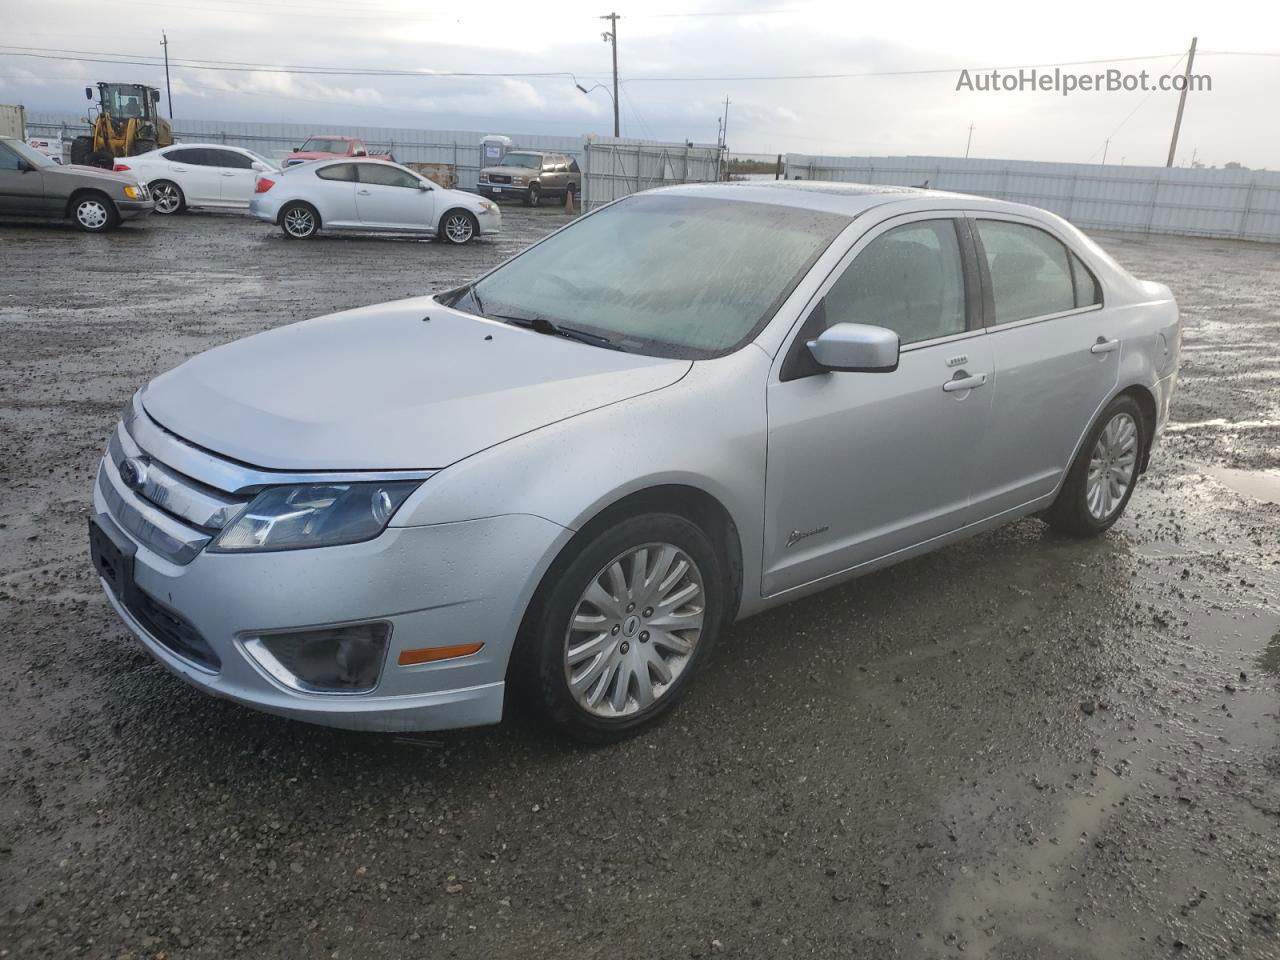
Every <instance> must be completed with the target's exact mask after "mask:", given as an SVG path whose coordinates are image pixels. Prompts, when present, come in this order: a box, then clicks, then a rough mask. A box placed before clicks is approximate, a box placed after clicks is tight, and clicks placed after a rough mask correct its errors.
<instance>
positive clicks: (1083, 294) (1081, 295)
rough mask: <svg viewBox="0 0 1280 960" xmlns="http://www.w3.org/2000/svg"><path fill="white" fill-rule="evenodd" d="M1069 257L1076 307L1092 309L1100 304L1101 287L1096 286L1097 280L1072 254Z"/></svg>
mask: <svg viewBox="0 0 1280 960" xmlns="http://www.w3.org/2000/svg"><path fill="white" fill-rule="evenodd" d="M1070 257H1071V279H1072V280H1073V281H1074V283H1075V287H1076V306H1077V307H1092V306H1093V305H1094V304H1100V303H1102V287H1101V286H1100V285H1099V284H1098V278H1097V277H1095V276H1094V275H1093V271H1092V270H1090V269H1089V268H1088V267H1086V266H1085V265H1084V262H1083V261H1082V260H1081V259H1080V258H1079V257H1077V256H1076V255H1075V254H1074V253H1073V254H1070Z"/></svg>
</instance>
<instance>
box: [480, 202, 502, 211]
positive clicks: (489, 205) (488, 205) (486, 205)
mask: <svg viewBox="0 0 1280 960" xmlns="http://www.w3.org/2000/svg"><path fill="white" fill-rule="evenodd" d="M480 209H481V210H486V211H488V212H489V213H493V211H495V210H497V209H498V205H497V204H496V203H494V202H493V201H492V200H481V201H480Z"/></svg>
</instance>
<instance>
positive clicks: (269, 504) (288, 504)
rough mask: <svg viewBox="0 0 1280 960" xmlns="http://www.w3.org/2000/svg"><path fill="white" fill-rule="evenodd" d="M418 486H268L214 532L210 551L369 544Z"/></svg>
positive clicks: (397, 482) (399, 482)
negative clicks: (367, 541)
mask: <svg viewBox="0 0 1280 960" xmlns="http://www.w3.org/2000/svg"><path fill="white" fill-rule="evenodd" d="M421 482H422V481H421V480H395V481H390V482H387V483H311V484H303V485H299V486H294V487H271V488H270V489H267V490H264V491H262V493H260V494H258V495H257V496H256V497H255V498H254V499H253V501H252V502H250V504H249V505H248V506H247V507H245V508H244V510H242V511H241V512H240V514H239V516H237V517H236V518H235V520H233V521H232V522H231V523H230V524H229V525H228V526H227V527H225V528H224V529H223V531H222V532H221V533H220V534H218V536H217V539H215V540H214V541H213V543H212V544H210V546H209V550H210V551H211V552H213V553H231V552H235V551H241V550H297V549H300V548H302V547H331V546H334V545H335V544H339V543H357V542H359V541H361V540H372V539H373V538H374V537H376V536H377V535H378V534H380V533H381V532H382V531H383V530H384V529H385V528H386V526H387V522H388V521H389V520H390V519H391V517H392V516H393V515H394V514H395V512H396V511H397V510H398V509H400V505H401V504H402V503H404V502H405V500H406V499H408V496H409V494H411V493H413V491H414V490H415V489H417V487H418V485H419V484H421Z"/></svg>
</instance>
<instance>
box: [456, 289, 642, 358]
mask: <svg viewBox="0 0 1280 960" xmlns="http://www.w3.org/2000/svg"><path fill="white" fill-rule="evenodd" d="M472 296H475V293H474V291H473V292H472ZM485 316H487V317H494V318H495V319H497V320H502V321H504V322H506V323H510V324H513V325H514V326H518V327H526V328H527V329H529V330H532V331H534V332H535V333H545V334H547V335H548V336H552V337H564V338H565V339H566V340H577V341H579V342H580V343H592V344H595V345H596V346H601V347H609V348H611V349H613V350H621V349H622V348H621V347H619V346H618V345H617V344H616V343H614V342H613V341H612V340H611V339H609V338H608V337H606V336H603V335H602V334H599V333H587V331H585V330H578V329H576V328H574V327H566V326H563V325H562V324H559V323H556V322H554V321H552V320H548V319H547V318H546V317H517V316H512V315H510V314H503V313H487V314H485Z"/></svg>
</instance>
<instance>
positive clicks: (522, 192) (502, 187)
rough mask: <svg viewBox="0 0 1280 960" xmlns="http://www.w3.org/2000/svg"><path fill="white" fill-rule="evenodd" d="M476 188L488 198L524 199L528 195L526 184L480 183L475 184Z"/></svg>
mask: <svg viewBox="0 0 1280 960" xmlns="http://www.w3.org/2000/svg"><path fill="white" fill-rule="evenodd" d="M476 189H477V190H478V191H479V192H480V195H481V196H483V197H488V198H489V199H490V200H525V199H528V197H529V188H528V187H527V186H517V185H514V184H508V183H496V184H495V183H481V184H477V185H476Z"/></svg>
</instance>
